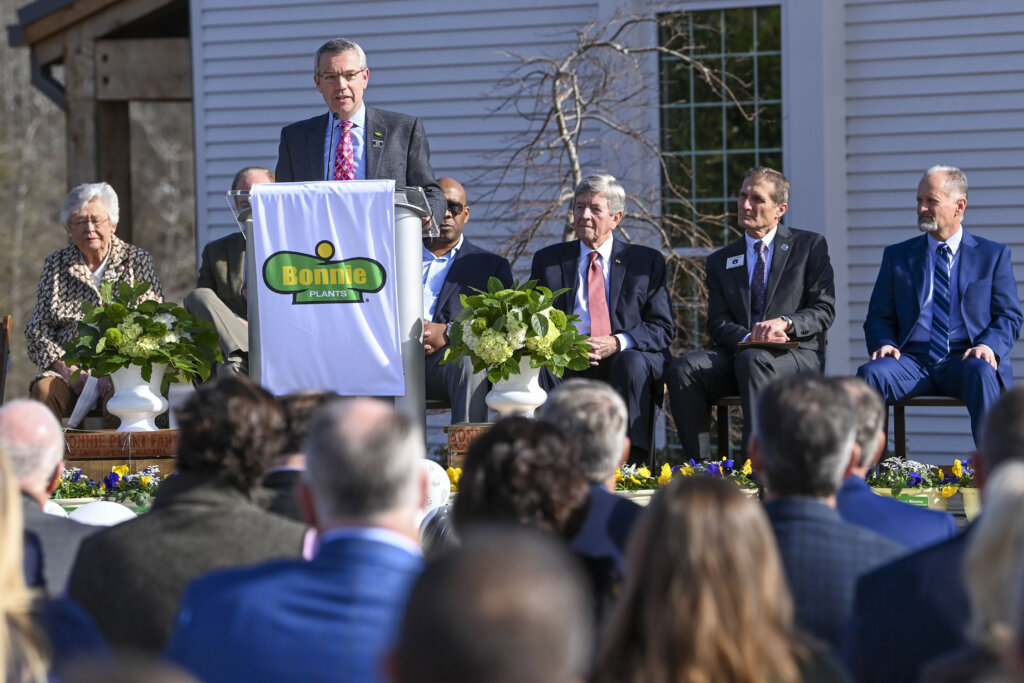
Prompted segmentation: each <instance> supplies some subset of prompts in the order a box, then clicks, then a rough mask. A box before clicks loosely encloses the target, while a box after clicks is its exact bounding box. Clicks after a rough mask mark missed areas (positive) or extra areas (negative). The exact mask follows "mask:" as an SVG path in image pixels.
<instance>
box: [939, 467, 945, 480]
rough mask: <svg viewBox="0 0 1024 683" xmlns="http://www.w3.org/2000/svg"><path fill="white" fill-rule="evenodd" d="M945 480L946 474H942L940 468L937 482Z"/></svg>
mask: <svg viewBox="0 0 1024 683" xmlns="http://www.w3.org/2000/svg"><path fill="white" fill-rule="evenodd" d="M945 478H946V473H945V472H943V471H942V468H941V467H940V468H939V481H942V480H943V479H945Z"/></svg>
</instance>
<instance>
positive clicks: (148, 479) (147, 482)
mask: <svg viewBox="0 0 1024 683" xmlns="http://www.w3.org/2000/svg"><path fill="white" fill-rule="evenodd" d="M139 481H141V482H142V485H143V486H149V485H150V484H151V483H153V477H150V476H148V475H147V476H145V477H142V479H140V480H139Z"/></svg>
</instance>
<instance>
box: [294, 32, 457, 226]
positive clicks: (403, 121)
mask: <svg viewBox="0 0 1024 683" xmlns="http://www.w3.org/2000/svg"><path fill="white" fill-rule="evenodd" d="M314 66H315V69H316V70H315V71H314V72H313V81H314V82H315V83H316V89H317V90H319V91H320V94H321V95H322V96H323V98H324V102H326V103H327V108H328V109H329V111H328V112H327V113H325V114H320V115H319V116H314V117H313V118H311V119H306V120H305V121H299V122H297V123H293V124H291V125H288V126H285V127H284V128H283V129H282V130H281V145H280V147H279V149H278V154H277V170H276V174H277V181H278V182H280V183H287V182H307V181H315V180H388V179H390V180H394V181H395V184H396V186H397V187H406V186H417V187H422V188H423V190H424V192H426V195H427V203H428V204H429V205H430V210H431V213H432V215H433V218H434V220H435V222H437V223H440V222H441V220H442V219H443V218H444V211H445V198H444V193H443V192H441V188H440V187H439V186H438V184H437V181H435V180H434V171H433V170H431V168H430V147H429V145H428V144H427V134H426V133H425V132H424V130H423V124H422V123H421V122H420V120H419V119H417V118H414V117H412V116H406V115H405V114H397V113H395V112H390V111H383V110H381V109H375V108H373V107H366V106H364V105H363V92H364V91H365V90H366V86H367V84H368V83H369V80H370V70H369V69H368V68H367V66H366V54H365V53H364V52H363V48H361V47H359V45H357V44H356V43H353V42H352V41H350V40H345V39H344V38H335V39H334V40H329V41H327V42H326V43H324V44H323V45H321V46H320V49H318V50H317V51H316V56H315V57H314Z"/></svg>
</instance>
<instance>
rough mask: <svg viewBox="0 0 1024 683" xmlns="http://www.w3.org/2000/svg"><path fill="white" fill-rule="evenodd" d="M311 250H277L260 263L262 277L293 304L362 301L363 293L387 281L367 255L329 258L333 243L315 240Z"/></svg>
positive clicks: (332, 254)
mask: <svg viewBox="0 0 1024 683" xmlns="http://www.w3.org/2000/svg"><path fill="white" fill-rule="evenodd" d="M314 251H315V252H316V253H315V254H303V253H300V252H297V251H279V252H277V253H275V254H272V255H271V256H270V258H268V259H267V260H266V261H265V262H264V263H263V281H264V282H266V283H267V287H269V288H270V289H271V290H272V291H274V292H277V293H278V294H291V295H292V303H293V304H351V303H362V302H363V295H364V294H372V293H374V292H379V291H380V290H381V289H382V288H383V287H384V283H385V282H387V273H386V272H384V266H382V265H381V264H380V263H378V262H377V261H374V260H373V259H371V258H361V257H356V258H350V259H342V260H340V261H332V260H331V258H333V256H334V245H333V244H331V243H330V242H328V241H326V240H324V241H322V242H319V243H317V245H316V249H315V250H314Z"/></svg>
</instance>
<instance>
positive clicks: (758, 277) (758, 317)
mask: <svg viewBox="0 0 1024 683" xmlns="http://www.w3.org/2000/svg"><path fill="white" fill-rule="evenodd" d="M754 251H756V252H757V261H755V262H754V276H753V277H752V278H750V320H751V322H755V323H759V322H761V321H762V320H763V319H764V305H765V301H764V300H765V294H766V293H767V290H766V287H765V281H764V270H765V261H764V242H762V241H760V240H758V241H757V242H754Z"/></svg>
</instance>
